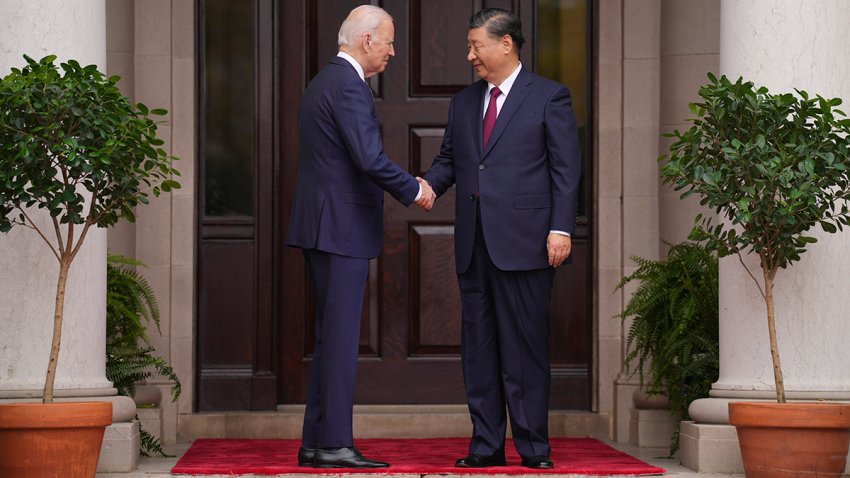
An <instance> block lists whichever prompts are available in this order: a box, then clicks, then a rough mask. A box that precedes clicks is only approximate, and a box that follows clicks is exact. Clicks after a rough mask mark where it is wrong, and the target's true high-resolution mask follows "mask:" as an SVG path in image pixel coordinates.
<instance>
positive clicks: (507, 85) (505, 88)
mask: <svg viewBox="0 0 850 478" xmlns="http://www.w3.org/2000/svg"><path fill="white" fill-rule="evenodd" d="M520 70H522V62H520V63H519V65H517V67H516V70H514V72H513V73H511V76H509V77H507V78H505V81H503V82H502V84H501V85H499V91H501V92H502V96H504V97H507V96H508V93H510V91H511V88H512V87H513V86H514V82H515V81H516V78H517V76H519V72H520ZM495 87H496V85H494V84H493V83H487V94H490V90H492V89H493V88H495Z"/></svg>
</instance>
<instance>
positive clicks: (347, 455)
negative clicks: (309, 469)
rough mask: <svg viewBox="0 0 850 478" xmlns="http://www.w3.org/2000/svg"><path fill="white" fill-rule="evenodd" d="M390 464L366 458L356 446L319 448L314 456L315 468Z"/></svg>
mask: <svg viewBox="0 0 850 478" xmlns="http://www.w3.org/2000/svg"><path fill="white" fill-rule="evenodd" d="M388 466H390V464H389V463H384V462H382V461H374V460H370V459H368V458H366V457H365V456H363V455H362V454H360V452H359V451H357V448H354V447H351V448H339V449H337V450H326V449H323V448H318V449H317V450H316V454H315V456H314V457H313V467H315V468H386V467H388Z"/></svg>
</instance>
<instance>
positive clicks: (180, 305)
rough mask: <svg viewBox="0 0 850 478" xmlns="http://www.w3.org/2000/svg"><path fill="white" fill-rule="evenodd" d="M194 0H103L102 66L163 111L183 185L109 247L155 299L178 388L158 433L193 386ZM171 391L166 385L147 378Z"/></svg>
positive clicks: (115, 235)
mask: <svg viewBox="0 0 850 478" xmlns="http://www.w3.org/2000/svg"><path fill="white" fill-rule="evenodd" d="M194 5H195V2H194V1H192V0H145V1H133V0H107V45H108V46H107V70H108V71H109V73H110V74H117V75H120V76H121V77H122V78H123V80H122V81H121V83H120V86H121V88H122V90H123V91H124V92H125V93H126V94H127V95H128V96H129V97H130V98H131V99H133V100H134V101H138V102H142V103H145V104H146V105H148V106H149V107H157V108H165V109H167V110H168V111H169V113H168V115H167V116H165V117H164V121H165V123H164V124H161V125H160V126H159V136H160V138H161V139H162V140H164V141H165V146H164V148H165V149H166V151H169V152H170V153H171V154H173V155H175V156H177V157H178V158H181V159H180V161H178V162H177V165H176V166H177V169H179V170H180V172H181V174H182V177H181V178H179V181H180V183H181V184H182V186H183V187H182V189H179V190H177V191H175V192H173V193H171V194H168V195H164V196H162V197H160V198H158V199H154V200H152V201H151V204H150V205H148V206H144V207H140V208H138V209H137V210H136V215H137V221H136V224H122V225H120V226H119V227H117V228H115V229H114V230H113V231H110V236H109V249H110V250H112V251H115V252H120V253H122V254H126V255H129V256H132V257H135V258H137V259H139V260H141V261H142V262H144V263H145V264H147V265H148V267H147V268H144V269H142V273H143V274H144V275H145V277H146V278H147V279H148V280H149V281H150V283H151V285H152V286H153V288H154V292H155V293H156V297H157V299H158V300H159V306H160V312H161V322H162V324H161V326H162V327H161V328H162V335H159V334H158V333H157V332H156V331H155V330H152V331H151V332H150V334H149V335H150V337H151V342H152V344H153V345H154V346H155V347H156V349H157V352H158V354H159V355H160V356H162V357H163V358H165V359H166V360H167V361H169V362H170V363H171V365H172V366H173V367H174V370H175V372H176V373H177V375H178V376H179V377H180V381H181V382H182V384H183V395H182V397H181V398H180V400H179V401H178V403H176V404H173V403H171V402H170V400H168V399H167V398H165V399H163V404H162V406H163V410H164V414H163V429H164V434H163V437H162V438H163V441H164V442H165V443H173V442H174V441H176V439H177V418H178V414H179V413H191V411H192V399H193V397H192V395H193V389H194V383H193V381H194V362H193V360H194V356H193V351H194V342H193V341H194V337H193V323H194V304H195V300H194V297H195V291H194V253H195V251H194V244H195V207H194V206H195V199H194V197H195V196H194V195H195V179H194V178H195V19H194V15H195V13H194ZM151 383H153V384H155V385H156V386H158V387H159V388H161V389H162V395H163V397H169V396H170V395H169V388H170V385H169V384H168V383H166V382H165V381H163V380H152V381H151Z"/></svg>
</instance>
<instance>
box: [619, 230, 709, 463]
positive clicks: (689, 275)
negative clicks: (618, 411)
mask: <svg viewBox="0 0 850 478" xmlns="http://www.w3.org/2000/svg"><path fill="white" fill-rule="evenodd" d="M632 260H633V261H634V262H635V263H636V264H637V265H638V269H637V270H636V271H635V272H634V273H633V274H631V275H628V276H626V277H623V279H622V280H621V281H620V283H619V284H618V285H617V288H618V289H622V288H623V287H625V285H626V284H628V283H630V282H633V281H638V282H639V284H640V285H639V286H638V288H637V290H636V291H635V292H634V294H633V295H632V297H631V299H630V300H629V303H628V305H627V306H626V308H625V309H624V310H623V312H622V314H620V315H619V316H618V317H620V318H622V319H623V320H625V319H626V318H628V317H632V318H633V319H634V320H633V321H632V325H631V328H630V329H629V334H628V337H627V339H626V351H627V354H626V360H625V365H626V369H627V370H629V371H631V374H632V375H634V374H635V373H637V374H638V377H639V379H640V385H641V388H643V389H644V391H646V392H647V393H648V394H649V395H664V396H666V397H667V399H668V400H669V402H670V410H671V413H673V414H674V416H679V417H682V418H683V419H685V420H687V419H689V418H690V417H689V416H688V406H689V405H690V404H691V402H692V401H694V400H696V399H698V398H703V397H707V396H708V392H709V390H710V389H711V384H712V383H713V382H714V381H716V380H717V377H718V373H719V369H718V367H719V352H718V322H719V321H718V309H717V307H718V305H717V304H718V296H717V284H718V282H717V281H718V276H717V270H718V269H717V258H716V257H714V256H713V255H712V254H711V252H709V251H708V250H707V249H706V248H705V247H703V246H701V245H699V244H695V243H688V242H685V243H681V244H676V245H673V246H671V248H670V251H669V253H668V255H667V260H663V261H653V260H649V259H643V258H640V257H632ZM678 448H679V426H678V425H677V426H676V430H675V432H674V433H673V436H672V437H671V444H670V455H671V456H672V455H673V454H674V453H675V452H676V450H678Z"/></svg>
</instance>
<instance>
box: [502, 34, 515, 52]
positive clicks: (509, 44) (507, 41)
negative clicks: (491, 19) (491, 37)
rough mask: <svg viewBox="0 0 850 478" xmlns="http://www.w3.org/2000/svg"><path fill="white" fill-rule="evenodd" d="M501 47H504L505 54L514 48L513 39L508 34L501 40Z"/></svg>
mask: <svg viewBox="0 0 850 478" xmlns="http://www.w3.org/2000/svg"><path fill="white" fill-rule="evenodd" d="M501 45H502V49H504V51H505V54H508V53H510V52H511V50H513V48H514V39H513V38H511V36H510V35H505V36H503V37H502V40H501Z"/></svg>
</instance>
